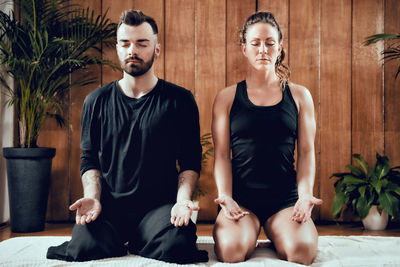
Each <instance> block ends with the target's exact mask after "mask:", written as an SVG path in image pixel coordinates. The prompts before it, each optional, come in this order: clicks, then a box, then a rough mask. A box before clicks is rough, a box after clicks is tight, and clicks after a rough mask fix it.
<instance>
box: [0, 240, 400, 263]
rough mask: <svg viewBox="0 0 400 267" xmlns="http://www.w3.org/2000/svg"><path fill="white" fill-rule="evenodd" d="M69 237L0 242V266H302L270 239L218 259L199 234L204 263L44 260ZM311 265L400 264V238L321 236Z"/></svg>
mask: <svg viewBox="0 0 400 267" xmlns="http://www.w3.org/2000/svg"><path fill="white" fill-rule="evenodd" d="M69 239H70V237H69V236H66V237H59V236H42V237H16V238H11V239H8V240H5V241H3V242H1V243H0V266H7V267H9V266H26V267H30V266H37V267H39V266H40V267H42V266H52V267H55V266H57V267H64V266H79V267H82V266H85V267H89V266H90V267H92V266H96V267H97V266H116V267H125V266H130V267H132V266H135V267H137V266H139V267H141V266H143V267H144V266H146V267H147V266H150V267H155V266H168V267H173V266H215V267H223V266H234V267H236V266H240V267H241V266H248V267H250V266H251V267H252V266H268V267H270V266H271V267H274V266H302V265H299V264H294V263H289V262H286V261H282V260H279V259H277V257H276V254H275V252H274V251H273V250H272V249H271V248H270V244H269V241H265V240H264V241H261V243H262V245H260V246H259V247H257V248H256V250H255V252H254V254H253V255H252V257H251V258H250V259H249V260H247V261H245V262H242V263H236V264H228V263H221V262H218V261H217V259H216V257H215V254H214V250H213V240H212V238H211V237H208V236H204V237H199V239H198V247H199V248H200V249H203V250H207V251H208V254H209V258H210V260H209V261H208V262H206V263H198V264H187V265H178V264H170V263H165V262H161V261H157V260H151V259H147V258H143V257H140V256H135V255H127V256H124V257H119V258H110V259H103V260H95V261H89V262H64V261H59V260H48V259H46V252H47V248H48V247H49V246H55V245H59V244H61V243H62V242H64V241H66V240H69ZM311 266H313V267H314V266H318V267H320V266H324V267H340V266H351V267H355V266H360V267H361V266H362V267H369V266H370V267H379V266H382V267H383V266H384V267H394V266H396V267H400V237H377V236H320V237H319V244H318V255H317V258H316V259H315V261H314V263H313V264H312V265H311Z"/></svg>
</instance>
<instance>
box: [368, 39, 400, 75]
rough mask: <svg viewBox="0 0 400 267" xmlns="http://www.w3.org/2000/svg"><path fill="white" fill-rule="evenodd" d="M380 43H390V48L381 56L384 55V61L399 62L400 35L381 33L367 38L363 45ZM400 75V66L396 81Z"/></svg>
mask: <svg viewBox="0 0 400 267" xmlns="http://www.w3.org/2000/svg"><path fill="white" fill-rule="evenodd" d="M379 41H388V42H390V43H389V45H388V47H387V48H386V49H384V50H383V51H382V52H381V54H382V55H383V58H382V59H383V60H385V62H389V61H392V60H398V59H399V58H400V34H395V33H380V34H374V35H370V36H368V37H366V38H365V40H364V43H363V44H364V45H365V46H368V45H371V44H374V43H377V42H379ZM399 74H400V64H399V67H398V68H397V71H396V74H395V79H397V76H399Z"/></svg>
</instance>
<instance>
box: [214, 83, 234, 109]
mask: <svg viewBox="0 0 400 267" xmlns="http://www.w3.org/2000/svg"><path fill="white" fill-rule="evenodd" d="M235 93H236V84H233V85H231V86H228V87H225V88H223V89H221V90H220V91H219V92H218V93H217V96H216V97H215V101H214V105H218V106H225V107H227V106H231V105H232V102H233V99H234V97H235Z"/></svg>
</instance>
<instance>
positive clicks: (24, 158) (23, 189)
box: [3, 147, 56, 233]
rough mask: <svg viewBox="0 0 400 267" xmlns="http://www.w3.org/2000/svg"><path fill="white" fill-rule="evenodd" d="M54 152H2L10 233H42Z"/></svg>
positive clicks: (45, 149)
mask: <svg viewBox="0 0 400 267" xmlns="http://www.w3.org/2000/svg"><path fill="white" fill-rule="evenodd" d="M55 154H56V149H55V148H11V147H7V148H3V156H4V157H5V158H6V159H7V160H6V162H7V176H8V193H9V199H10V223H11V231H12V232H16V233H27V232H38V231H43V230H44V225H45V220H46V209H47V200H48V196H49V188H50V180H51V162H52V158H53V157H54V155H55Z"/></svg>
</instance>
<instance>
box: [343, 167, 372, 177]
mask: <svg viewBox="0 0 400 267" xmlns="http://www.w3.org/2000/svg"><path fill="white" fill-rule="evenodd" d="M346 167H347V168H348V169H349V170H350V171H351V173H352V174H354V175H355V176H359V177H360V176H361V177H366V176H367V175H366V173H364V172H363V170H362V169H361V168H360V167H357V166H353V165H351V164H348V165H347V166H346Z"/></svg>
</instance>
